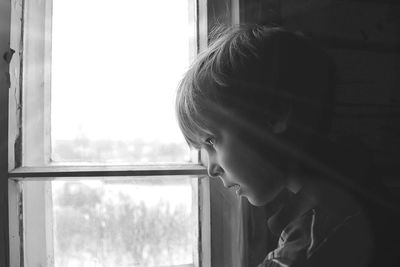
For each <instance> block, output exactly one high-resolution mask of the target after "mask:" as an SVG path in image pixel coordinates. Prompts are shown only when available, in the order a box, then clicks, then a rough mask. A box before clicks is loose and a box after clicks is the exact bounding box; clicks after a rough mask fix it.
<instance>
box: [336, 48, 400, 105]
mask: <svg viewBox="0 0 400 267" xmlns="http://www.w3.org/2000/svg"><path fill="white" fill-rule="evenodd" d="M329 53H330V54H331V55H332V56H333V58H334V60H335V63H336V65H337V87H336V102H338V103H341V102H342V103H353V104H375V105H376V104H386V105H396V104H400V90H399V88H400V75H399V74H400V55H399V54H386V53H374V52H366V51H355V50H338V49H336V50H330V51H329Z"/></svg>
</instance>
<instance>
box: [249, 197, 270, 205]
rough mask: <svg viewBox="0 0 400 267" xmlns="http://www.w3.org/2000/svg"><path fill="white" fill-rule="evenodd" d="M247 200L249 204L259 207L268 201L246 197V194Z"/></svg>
mask: <svg viewBox="0 0 400 267" xmlns="http://www.w3.org/2000/svg"><path fill="white" fill-rule="evenodd" d="M246 198H247V200H248V201H249V202H250V204H251V205H253V206H256V207H261V206H264V205H265V204H267V203H268V201H261V200H259V199H257V198H254V197H248V196H246Z"/></svg>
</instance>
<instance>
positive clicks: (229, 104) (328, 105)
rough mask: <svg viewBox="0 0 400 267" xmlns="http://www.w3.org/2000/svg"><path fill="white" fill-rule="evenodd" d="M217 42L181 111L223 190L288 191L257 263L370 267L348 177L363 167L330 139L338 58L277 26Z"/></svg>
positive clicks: (242, 30) (257, 200)
mask: <svg viewBox="0 0 400 267" xmlns="http://www.w3.org/2000/svg"><path fill="white" fill-rule="evenodd" d="M214 39H215V40H214V41H213V42H212V44H211V45H210V46H209V47H208V49H207V50H206V51H204V52H203V53H201V54H200V55H199V57H198V58H197V59H196V60H195V62H194V63H193V65H192V66H191V67H190V69H189V70H188V72H187V73H186V75H185V76H184V78H183V80H182V81H181V83H180V86H179V89H178V94H177V99H176V107H177V116H178V121H179V125H180V127H181V130H182V132H183V134H184V136H185V138H186V140H187V142H188V143H189V145H191V146H192V147H195V148H199V149H203V150H204V151H205V152H206V153H207V155H208V166H207V168H208V173H209V176H210V177H218V178H220V179H221V180H222V182H223V183H224V186H225V187H226V188H230V189H233V190H235V191H236V193H237V195H239V196H242V197H246V198H247V199H248V200H249V202H250V203H251V204H253V205H255V206H263V205H266V204H268V203H271V202H273V201H274V200H275V199H278V196H279V195H280V194H282V192H285V191H289V192H290V197H289V198H288V200H287V201H285V202H284V203H280V204H281V207H280V209H279V211H278V212H277V213H276V214H275V215H274V216H272V217H271V218H270V219H269V221H268V225H269V227H270V229H271V231H272V233H274V234H276V235H278V236H279V243H278V246H277V248H276V249H275V250H273V251H271V252H269V253H268V254H267V256H266V258H265V260H264V261H263V262H262V263H261V264H260V265H259V266H261V267H265V266H367V264H368V263H370V262H371V259H370V255H371V252H372V249H373V246H372V238H373V237H372V236H373V235H372V230H371V225H370V224H369V219H368V218H367V215H366V214H365V212H364V209H363V207H362V205H361V204H360V201H359V200H358V195H357V194H358V193H360V194H362V193H363V192H364V191H362V190H361V191H360V188H359V187H358V184H357V180H356V179H349V178H348V177H349V175H353V174H354V177H355V178H357V177H360V176H361V173H357V172H355V173H351V172H348V169H346V167H344V168H343V167H342V168H340V166H341V164H337V162H338V161H340V160H338V159H340V158H341V157H343V153H342V152H343V151H341V150H338V149H337V146H336V144H333V143H332V142H331V141H330V140H329V139H328V131H329V127H330V122H331V117H332V110H333V91H334V77H335V72H334V64H333V63H332V61H331V59H330V58H329V57H328V56H327V55H326V54H325V53H324V52H323V51H322V50H320V49H318V48H316V47H314V46H313V45H312V44H310V43H309V42H308V41H307V40H306V39H305V38H304V37H302V36H300V35H297V34H294V33H291V32H289V31H286V30H283V29H281V28H278V27H272V28H271V27H265V26H236V27H233V28H230V29H226V30H224V31H221V32H219V33H217V34H216V36H215V38H214ZM344 166H345V165H344ZM346 172H347V173H346Z"/></svg>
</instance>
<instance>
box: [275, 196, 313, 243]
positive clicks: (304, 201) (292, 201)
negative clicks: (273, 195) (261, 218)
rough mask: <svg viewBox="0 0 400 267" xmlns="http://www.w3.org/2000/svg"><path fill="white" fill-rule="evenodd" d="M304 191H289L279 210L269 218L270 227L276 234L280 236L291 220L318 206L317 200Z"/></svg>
mask: <svg viewBox="0 0 400 267" xmlns="http://www.w3.org/2000/svg"><path fill="white" fill-rule="evenodd" d="M304 191H305V190H300V191H299V192H297V193H296V194H294V193H289V194H288V195H287V197H286V200H285V201H284V202H283V203H281V205H280V208H279V209H278V211H277V212H276V213H275V214H274V215H273V216H271V217H270V218H269V219H268V227H269V229H270V230H271V232H272V233H273V234H274V235H276V236H279V235H280V234H281V232H282V231H283V229H284V228H285V227H286V226H287V225H288V224H289V223H290V222H291V221H293V220H294V219H296V218H298V217H300V216H301V215H303V214H304V213H306V212H307V211H309V210H310V209H312V208H314V207H316V206H317V203H316V201H315V200H313V199H311V198H309V197H308V196H307V194H306V193H305V192H304Z"/></svg>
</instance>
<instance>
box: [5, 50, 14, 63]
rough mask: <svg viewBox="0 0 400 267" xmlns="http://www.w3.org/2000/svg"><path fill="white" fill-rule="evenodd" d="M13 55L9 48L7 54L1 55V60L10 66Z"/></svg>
mask: <svg viewBox="0 0 400 267" xmlns="http://www.w3.org/2000/svg"><path fill="white" fill-rule="evenodd" d="M14 53H15V51H14V49H11V48H10V49H9V50H8V51H7V52H5V53H4V54H3V59H4V60H5V61H6V62H7V64H10V62H11V59H12V57H13V55H14Z"/></svg>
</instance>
